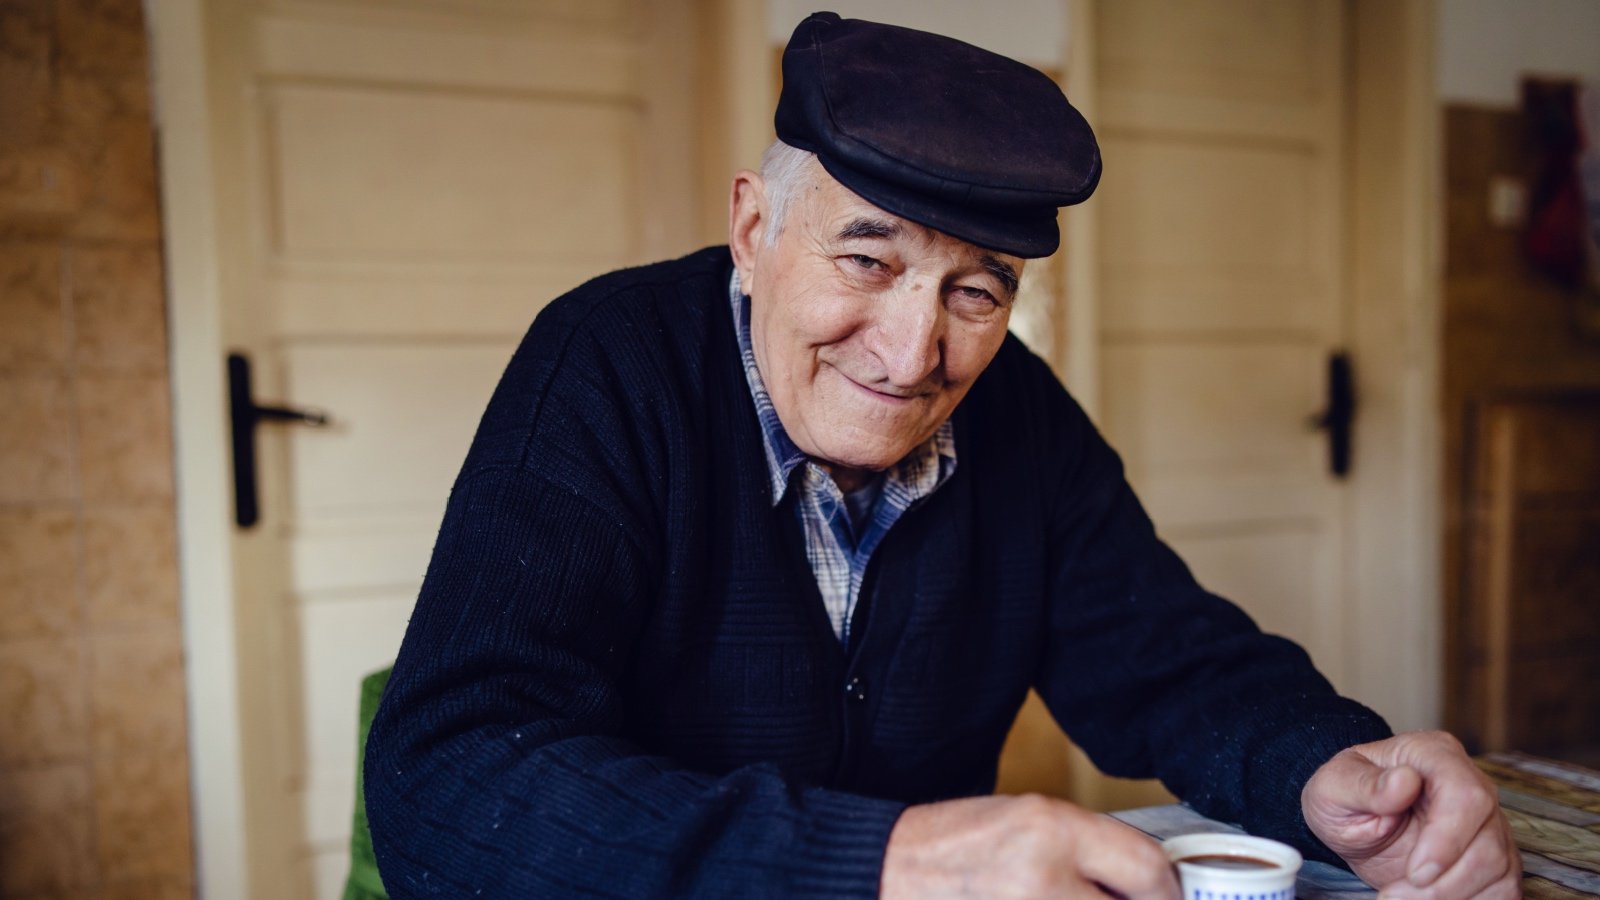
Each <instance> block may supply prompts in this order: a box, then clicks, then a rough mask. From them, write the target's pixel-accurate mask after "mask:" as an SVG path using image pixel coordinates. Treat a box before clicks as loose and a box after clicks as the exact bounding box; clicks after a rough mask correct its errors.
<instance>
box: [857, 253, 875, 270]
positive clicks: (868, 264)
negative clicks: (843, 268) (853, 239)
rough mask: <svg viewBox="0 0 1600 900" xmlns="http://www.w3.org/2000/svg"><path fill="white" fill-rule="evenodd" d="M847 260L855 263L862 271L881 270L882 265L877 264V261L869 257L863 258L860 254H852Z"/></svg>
mask: <svg viewBox="0 0 1600 900" xmlns="http://www.w3.org/2000/svg"><path fill="white" fill-rule="evenodd" d="M849 259H850V261H851V262H853V263H855V264H856V265H858V266H860V267H861V268H863V269H881V268H883V263H881V262H879V261H878V260H875V259H873V258H872V257H870V256H863V255H862V254H860V253H852V254H850V257H849Z"/></svg>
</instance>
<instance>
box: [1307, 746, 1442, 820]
mask: <svg viewBox="0 0 1600 900" xmlns="http://www.w3.org/2000/svg"><path fill="white" fill-rule="evenodd" d="M1307 787H1308V788H1310V789H1311V790H1310V791H1308V793H1309V794H1311V796H1310V797H1308V798H1307V799H1308V800H1310V801H1312V803H1313V804H1314V805H1316V806H1318V807H1320V808H1322V809H1324V810H1326V811H1328V812H1330V813H1334V814H1335V815H1339V814H1343V815H1344V816H1397V815H1400V814H1401V813H1404V812H1405V811H1406V810H1408V809H1410V808H1411V805H1412V804H1413V803H1415V802H1416V800H1417V795H1418V794H1419V793H1421V791H1422V775H1421V773H1419V772H1418V771H1417V770H1416V769H1413V768H1411V767H1410V766H1406V765H1397V766H1388V767H1385V766H1381V765H1378V764H1377V763H1374V762H1373V761H1372V760H1370V759H1368V758H1367V757H1365V756H1363V755H1361V754H1360V753H1348V752H1347V753H1341V754H1339V755H1337V756H1335V757H1334V758H1333V759H1331V760H1329V761H1328V763H1327V765H1326V766H1324V771H1321V772H1318V773H1317V777H1315V778H1313V779H1312V782H1311V783H1310V784H1308V785H1307Z"/></svg>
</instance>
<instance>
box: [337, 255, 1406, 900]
mask: <svg viewBox="0 0 1600 900" xmlns="http://www.w3.org/2000/svg"><path fill="white" fill-rule="evenodd" d="M730 265H731V264H730V261H729V258H728V254H727V251H726V250H725V249H721V248H717V249H711V250H704V251H701V252H699V253H696V254H694V255H691V256H688V257H685V258H683V259H680V260H676V261H673V262H668V263H661V264H657V265H653V266H646V267H643V268H638V269H632V270H628V271H623V272H617V273H613V274H610V275H606V276H604V277H602V278H599V279H597V280H595V281H592V282H590V283H588V284H586V285H584V286H582V287H580V288H578V289H577V290H575V291H573V292H571V293H569V294H567V295H566V296H563V297H561V298H560V299H558V300H556V301H555V302H553V303H552V304H551V305H550V306H549V307H548V308H547V309H546V310H545V311H544V312H542V313H541V314H540V315H539V317H538V319H537V321H535V323H534V325H533V327H532V329H531V330H530V331H529V333H528V335H527V337H526V339H525V340H524V341H523V344H522V346H521V348H520V349H519V350H518V351H517V353H516V355H515V357H514V358H513V359H512V361H511V363H510V366H509V367H508V368H507V370H506V373H505V375H504V377H503V379H502V381H501V382H500V385H499V388H498V389H497V390H496V392H495V394H494V397H493V399H492V400H491V401H490V403H489V407H488V410H487V411H486V412H485V414H484V417H483V421H482V424H481V426H480V428H479V431H478V434H477V436H476V438H475V440H474V442H473V444H472V448H471V451H470V452H469V453H468V456H467V460H466V464H465V465H464V466H463V468H462V471H461V475H460V478H459V479H458V481H457V482H456V485H455V488H454V490H453V491H452V493H451V496H450V501H449V505H448V508H447V509H446V512H445V516H444V523H443V526H442V528H441V530H440V533H439V539H438V544H437V546H436V547H435V549H434V555H433V560H432V563H431V565H430V566H429V569H428V574H427V578H426V582H425V583H424V585H423V588H422V593H421V596H420V597H419V598H418V600H417V606H416V610H415V613H414V615H413V617H412V619H411V623H410V627H409V629H408V630H407V632H406V637H405V642H404V644H403V646H402V647H401V650H400V655H399V659H398V661H397V662H396V664H395V669H394V674H393V676H392V678H391V680H390V682H389V687H388V690H387V692H386V695H385V697H384V700H383V704H382V707H381V709H380V710H379V713H378V716H377V719H376V721H375V722H374V723H373V726H372V733H371V739H370V740H369V742H368V745H367V755H366V772H365V775H366V792H367V793H366V799H367V813H368V817H369V819H370V822H371V828H372V836H373V846H374V848H375V849H376V851H377V856H378V862H379V867H380V870H381V872H382V874H383V880H384V883H385V884H386V885H387V887H388V889H389V891H390V893H391V894H392V895H393V896H395V897H400V898H405V897H418V896H452V897H474V896H484V897H531V896H593V895H599V896H625V897H642V896H685V895H694V896H729V897H755V896H790V895H828V896H846V895H850V896H872V895H874V894H875V893H876V891H877V888H878V880H879V874H880V870H881V867H882V862H883V852H884V846H885V844H886V842H887V840H888V836H889V832H890V830H891V829H892V828H893V826H894V822H895V819H896V817H897V816H898V815H899V813H900V811H901V810H902V809H903V808H904V806H905V805H906V804H911V803H924V802H928V801H934V800H940V799H945V798H951V797H959V796H966V795H973V794H982V793H986V792H989V791H991V790H992V789H993V786H994V778H995V767H996V760H997V757H998V754H999V751H1000V747H1001V743H1002V742H1003V740H1004V738H1005V735H1006V731H1007V727H1008V726H1009V725H1010V723H1011V721H1012V718H1013V717H1014V716H1015V714H1016V712H1017V709H1018V707H1019V706H1020V704H1021V702H1022V700H1023V698H1024V696H1025V694H1026V692H1027V690H1028V688H1029V687H1030V686H1033V687H1037V688H1038V690H1039V692H1040V693H1041V695H1042V696H1043V697H1044V699H1045V701H1046V703H1047V704H1048V705H1049V707H1050V710H1051V712H1052V713H1053V714H1054V715H1055V717H1056V719H1057V720H1058V721H1059V722H1060V723H1061V724H1062V726H1063V727H1064V728H1065V729H1066V730H1067V732H1068V733H1069V734H1071V735H1072V737H1073V739H1074V740H1075V741H1077V742H1078V743H1079V744H1080V745H1081V746H1082V747H1083V748H1084V749H1085V750H1086V751H1087V752H1088V753H1089V754H1090V756H1091V757H1093V759H1094V760H1095V762H1096V764H1098V765H1099V766H1100V767H1101V768H1102V769H1103V770H1105V771H1106V772H1109V773H1111V774H1115V775H1124V776H1152V775H1155V776H1159V777H1160V778H1161V779H1162V780H1163V781H1164V782H1165V783H1166V785H1167V786H1168V787H1169V788H1170V789H1171V790H1172V791H1173V792H1174V793H1176V794H1177V795H1178V796H1180V797H1182V798H1183V799H1184V800H1186V801H1187V802H1189V803H1191V804H1193V805H1194V806H1195V807H1196V808H1198V809H1199V810H1200V811H1202V812H1204V813H1206V814H1208V815H1211V816H1214V817H1217V818H1221V819H1224V820H1228V821H1234V822H1238V823H1241V824H1243V825H1244V826H1245V827H1247V828H1249V829H1250V830H1252V831H1256V832H1259V833H1265V834H1269V835H1274V836H1277V837H1280V838H1285V839H1288V840H1290V841H1293V842H1295V843H1297V844H1299V845H1300V846H1301V847H1302V848H1305V849H1308V850H1312V851H1314V852H1315V851H1318V850H1319V849H1320V848H1318V847H1317V846H1316V845H1315V844H1314V843H1313V839H1312V838H1311V836H1310V834H1309V833H1308V832H1307V831H1306V830H1305V827H1304V824H1303V822H1302V821H1301V818H1300V812H1299V794H1300V789H1301V787H1302V786H1303V785H1304V783H1305V781H1306V779H1307V778H1308V777H1309V776H1310V775H1311V773H1312V771H1314V770H1315V769H1316V767H1317V766H1319V765H1320V764H1321V763H1322V762H1323V761H1325V760H1326V759H1327V758H1328V757H1329V756H1331V755H1332V754H1333V753H1335V752H1336V751H1338V750H1339V749H1341V748H1343V747H1345V746H1348V745H1350V744H1352V743H1356V742H1360V741H1367V740H1375V739H1378V738H1380V737H1384V736H1387V734H1388V730H1387V728H1386V726H1385V725H1384V724H1383V722H1382V720H1380V719H1379V718H1378V717H1377V716H1376V715H1375V714H1373V713H1372V712H1371V711H1369V710H1367V709H1366V708H1364V707H1362V706H1360V705H1359V704H1357V703H1355V702H1353V701H1351V700H1347V699H1344V698H1341V697H1339V696H1338V695H1336V694H1335V693H1334V692H1333V690H1332V689H1331V688H1330V686H1329V685H1328V683H1327V682H1326V681H1325V680H1324V679H1323V678H1322V677H1321V676H1320V675H1318V674H1317V673H1316V671H1315V670H1314V669H1313V668H1312V667H1311V664H1310V661H1309V660H1308V659H1307V658H1306V656H1305V654H1304V653H1303V652H1302V651H1301V650H1300V648H1299V647H1297V646H1295V645H1294V644H1292V643H1290V642H1289V641H1286V640H1283V639H1280V638H1276V637H1270V636H1266V635H1263V634H1262V633H1261V632H1260V631H1258V630H1257V629H1256V628H1255V626H1254V625H1253V624H1252V623H1251V621H1250V620H1249V618H1248V617H1246V616H1245V615H1244V614H1243V613H1242V612H1241V611H1239V610H1238V609H1237V608H1236V607H1234V606H1233V605H1231V604H1229V603H1227V602H1226V601H1224V600H1221V599H1219V598H1217V597H1215V596H1213V595H1211V594H1209V593H1206V592H1205V591H1204V590H1202V589H1201V588H1200V587H1199V586H1197V585H1196V584H1195V582H1194V580H1193V579H1192V578H1191V577H1190V575H1189V572H1188V570H1187V569H1186V568H1185V567H1184V565H1183V564H1182V563H1181V562H1180V561H1179V560H1178V558H1177V557H1176V556H1175V555H1173V553H1172V552H1171V551H1170V550H1168V549H1167V547H1166V546H1165V545H1164V544H1162V543H1161V542H1160V541H1159V540H1158V539H1157V538H1156V535H1155V532H1154V530H1153V528H1152V526H1151V524H1150V522H1149V520H1148V519H1147V518H1146V516H1145V514H1144V512H1143V511H1142V510H1141V508H1140V506H1139V504H1138V502H1137V500H1136V499H1135V498H1134V495H1133V493H1132V492H1131V491H1130V490H1129V488H1128V485H1127V484H1126V482H1125V481H1124V479H1123V476H1122V470H1121V466H1120V463H1119V462H1118V460H1117V457H1116V455H1115V454H1114V453H1113V452H1112V451H1111V450H1110V448H1109V447H1107V446H1106V444H1105V443H1104V441H1102V440H1101V438H1100V437H1099V435H1098V434H1097V433H1096V431H1095V429H1094V428H1093V426H1092V425H1091V424H1090V423H1089V421H1088V419H1087V418H1086V417H1085V416H1084V414H1083V412H1082V411H1081V410H1080V409H1079V408H1078V406H1077V405H1076V404H1075V403H1074V402H1073V401H1072V400H1071V399H1070V398H1069V397H1068V395H1067V393H1066V391H1064V390H1063V389H1062V387H1061V386H1060V384H1059V383H1058V382H1057V381H1056V379H1055V378H1054V377H1053V376H1052V374H1051V373H1050V371H1049V369H1048V368H1047V367H1046V366H1045V365H1044V363H1042V362H1041V361H1040V360H1039V359H1038V358H1036V357H1035V356H1033V355H1032V354H1030V353H1029V352H1028V351H1027V350H1026V349H1025V348H1024V347H1023V346H1022V345H1021V344H1020V343H1019V342H1017V341H1016V340H1015V339H1014V338H1008V339H1007V340H1006V343H1005V345H1004V347H1002V349H1001V350H1000V353H999V355H998V356H997V357H996V358H995V360H994V362H993V364H991V365H990V367H989V369H988V370H987V371H985V372H984V374H983V375H982V376H981V377H980V378H979V379H978V381H977V383H976V384H975V385H974V386H973V388H972V391H971V393H970V394H969V395H968V397H967V398H966V399H965V400H964V401H963V402H962V404H961V406H960V407H959V408H958V409H957V411H956V413H955V426H956V440H957V453H958V456H959V459H960V464H959V466H958V468H957V471H956V473H955V475H954V477H953V478H952V479H951V481H950V482H949V483H947V484H946V485H944V487H943V488H941V489H940V490H939V491H938V492H937V493H936V494H934V495H933V496H931V497H929V498H927V499H926V500H925V501H924V502H923V503H922V504H920V505H919V506H916V507H914V508H913V509H911V510H910V511H909V512H908V513H907V514H906V515H905V517H904V518H903V519H902V520H901V521H900V522H899V523H898V524H897V525H896V526H895V528H894V529H893V530H892V531H891V532H890V533H889V535H888V536H887V538H886V539H885V541H884V543H883V544H882V545H881V547H880V548H879V550H878V552H877V555H876V556H875V557H874V559H873V561H872V563H871V565H870V567H869V570H868V572H867V576H866V581H865V584H864V586H863V588H862V597H861V601H860V603H859V605H858V608H857V609H856V612H855V617H854V619H853V622H852V627H851V630H850V633H851V641H850V644H849V646H847V647H845V646H841V645H840V643H839V641H838V639H837V638H836V637H835V636H834V633H833V631H832V629H831V627H830V626H829V624H828V621H827V617H826V616H825V614H824V612H823V608H822V603H821V600H820V598H819V596H818V593H817V588H816V584H815V581H814V579H813V577H812V574H811V571H810V568H809V566H808V564H807V562H806V558H805V554H804V549H803V546H804V545H803V537H802V535H801V534H800V532H799V530H798V528H797V526H796V518H795V514H794V510H793V509H792V508H791V507H790V506H789V502H790V501H788V500H786V501H785V502H784V503H783V504H781V505H780V506H778V507H777V508H776V509H774V508H773V507H772V505H771V501H770V490H771V489H770V487H769V483H768V478H767V470H766V461H765V458H764V455H763V451H762V444H761V434H760V430H759V424H758V422H757V420H756V413H755V408H754V406H753V404H752V402H751V398H750V391H749V388H748V386H747V385H746V383H745V376H744V372H743V370H742V369H741V367H740V362H739V358H738V353H737V349H736V344H735V338H734V333H733V323H732V321H731V317H730V316H729V313H728V304H727V283H728V275H729V272H730ZM1325 853H1326V851H1325V850H1321V853H1320V854H1319V855H1323V854H1325Z"/></svg>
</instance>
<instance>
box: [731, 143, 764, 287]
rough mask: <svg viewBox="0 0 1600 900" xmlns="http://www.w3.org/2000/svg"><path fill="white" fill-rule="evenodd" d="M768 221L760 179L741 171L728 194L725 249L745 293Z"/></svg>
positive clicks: (748, 172)
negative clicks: (731, 255) (726, 243)
mask: <svg viewBox="0 0 1600 900" xmlns="http://www.w3.org/2000/svg"><path fill="white" fill-rule="evenodd" d="M766 222H767V194H766V185H764V184H763V183H762V181H761V176H760V175H757V174H756V173H754V172H752V171H750V170H749V169H741V170H740V171H739V173H738V174H737V175H734V176H733V188H732V190H731V191H730V192H729V195H728V250H729V251H730V252H732V253H733V267H734V269H735V270H736V271H737V272H738V273H739V283H740V284H742V285H744V289H745V291H749V290H750V283H751V282H752V281H754V280H755V269H756V259H757V257H759V256H760V255H761V248H762V245H763V241H764V238H763V236H762V233H763V232H764V231H765V230H766Z"/></svg>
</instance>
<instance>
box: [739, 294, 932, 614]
mask: <svg viewBox="0 0 1600 900" xmlns="http://www.w3.org/2000/svg"><path fill="white" fill-rule="evenodd" d="M728 295H729V299H730V301H731V302H732V304H733V324H734V331H735V333H737V334H738V336H739V354H740V356H741V358H743V360H744V374H745V378H746V379H747V380H748V381H749V382H750V396H751V398H752V399H754V400H755V403H756V416H757V417H758V418H759V419H760V420H761V438H762V443H763V444H764V445H765V447H766V451H767V472H768V474H769V475H770V476H771V478H772V505H773V506H777V505H778V504H779V503H781V502H782V501H783V498H784V496H785V494H787V493H788V491H789V490H790V487H791V486H792V485H796V484H798V487H796V488H795V490H798V491H799V492H800V493H799V497H798V498H797V499H796V502H795V510H796V512H797V514H798V515H799V517H800V526H801V530H802V531H803V532H804V533H805V536H806V559H807V560H809V561H810V563H811V571H812V573H813V574H814V575H816V578H817V590H818V591H819V592H821V594H822V603H823V606H824V608H825V609H826V611H827V613H828V620H829V621H830V622H832V623H833V633H834V634H836V635H838V636H839V640H840V641H841V642H843V643H845V644H848V643H849V642H850V616H851V614H852V613H854V612H855V608H856V600H857V599H859V598H860V596H861V580H862V578H863V576H865V575H866V572H867V562H868V561H869V560H870V559H872V551H874V550H876V549H877V547H878V545H879V544H880V543H882V542H883V536H884V535H886V534H888V533H889V528H890V527H891V526H893V525H894V523H895V522H896V521H898V520H899V518H900V516H901V515H903V514H904V513H905V511H906V510H908V509H910V508H911V507H912V506H913V505H914V504H916V503H917V502H918V501H920V500H921V499H922V498H924V497H927V496H928V495H930V494H932V493H933V492H934V491H936V490H938V489H939V487H940V485H943V484H944V483H945V482H946V481H949V480H950V476H951V475H952V474H954V473H955V470H956V441H955V429H954V427H952V426H951V424H950V420H949V419H946V420H945V421H944V423H943V424H941V425H940V426H939V428H938V430H937V431H935V432H934V433H933V436H932V437H930V438H928V440H927V441H925V442H923V443H922V444H921V445H920V446H918V447H917V448H916V449H914V450H912V451H911V452H910V453H908V454H906V456H905V458H904V459H902V460H900V461H899V462H897V463H895V464H894V465H893V466H891V467H890V468H888V469H887V470H885V471H884V472H883V474H882V475H881V476H880V478H881V485H880V486H879V487H878V489H877V494H876V496H875V497H874V498H873V499H872V506H871V508H870V509H869V510H868V511H867V512H866V514H865V515H863V516H861V517H860V521H861V526H860V528H859V533H857V532H858V528H857V527H856V524H855V522H854V521H852V517H851V515H850V507H849V506H848V505H847V502H846V499H845V496H844V493H843V492H842V491H840V490H839V486H838V485H837V484H835V483H834V481H833V476H832V475H830V474H828V470H827V469H825V468H823V467H822V466H821V465H819V464H817V463H816V462H815V461H813V460H812V459H811V458H810V457H808V456H806V455H805V454H804V453H802V452H801V451H800V448H799V447H796V446H795V444H794V441H792V440H790V439H789V434H788V432H786V431H784V430H783V423H782V422H780V421H779V420H778V411H777V410H776V409H774V408H773V406H772V397H771V396H769V395H768V394H767V386H766V384H765V383H764V382H763V381H762V380H761V372H760V370H759V369H757V368H756V355H755V351H754V350H752V349H751V346H750V297H749V295H747V294H745V293H744V291H742V290H741V289H740V287H739V273H738V272H735V273H734V274H733V277H732V279H730V280H729V282H728ZM796 470H800V471H801V472H803V473H804V474H802V475H800V476H796V475H795V471H796Z"/></svg>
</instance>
